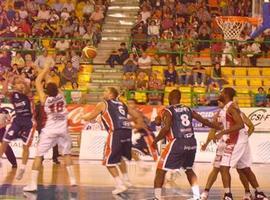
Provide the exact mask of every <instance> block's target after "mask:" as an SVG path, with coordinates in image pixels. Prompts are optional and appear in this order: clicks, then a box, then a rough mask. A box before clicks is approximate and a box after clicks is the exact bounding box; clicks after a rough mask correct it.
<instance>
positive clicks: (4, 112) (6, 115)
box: [0, 107, 17, 168]
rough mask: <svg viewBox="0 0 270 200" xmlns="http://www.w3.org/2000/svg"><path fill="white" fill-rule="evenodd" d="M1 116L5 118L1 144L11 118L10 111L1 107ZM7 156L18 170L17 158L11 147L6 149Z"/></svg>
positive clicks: (1, 127) (0, 138) (0, 137)
mask: <svg viewBox="0 0 270 200" xmlns="http://www.w3.org/2000/svg"><path fill="white" fill-rule="evenodd" d="M0 115H2V117H3V124H1V125H0V142H2V139H3V137H4V134H5V132H6V125H7V124H8V121H9V120H10V116H9V112H8V110H7V109H5V108H3V107H0ZM1 123H2V122H1ZM5 154H6V157H7V159H8V161H9V162H10V164H11V165H12V168H17V161H16V157H15V155H14V153H13V151H12V148H11V147H10V146H9V145H7V149H6V152H5Z"/></svg>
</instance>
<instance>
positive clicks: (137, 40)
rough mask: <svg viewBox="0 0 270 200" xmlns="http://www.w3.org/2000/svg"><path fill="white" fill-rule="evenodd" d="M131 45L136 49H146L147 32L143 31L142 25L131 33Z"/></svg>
mask: <svg viewBox="0 0 270 200" xmlns="http://www.w3.org/2000/svg"><path fill="white" fill-rule="evenodd" d="M133 45H134V46H135V47H136V48H138V49H146V46H147V34H145V33H144V32H143V28H142V27H139V28H138V29H137V32H136V33H135V34H134V35H133Z"/></svg>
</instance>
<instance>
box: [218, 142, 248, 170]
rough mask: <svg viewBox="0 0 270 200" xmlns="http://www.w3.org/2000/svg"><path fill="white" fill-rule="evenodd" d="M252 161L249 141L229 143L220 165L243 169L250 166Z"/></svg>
mask: <svg viewBox="0 0 270 200" xmlns="http://www.w3.org/2000/svg"><path fill="white" fill-rule="evenodd" d="M251 163H252V157H251V151H250V147H249V143H240V144H227V145H226V147H225V149H224V152H223V155H222V159H221V162H220V166H226V167H234V168H237V169H243V168H246V167H250V166H251Z"/></svg>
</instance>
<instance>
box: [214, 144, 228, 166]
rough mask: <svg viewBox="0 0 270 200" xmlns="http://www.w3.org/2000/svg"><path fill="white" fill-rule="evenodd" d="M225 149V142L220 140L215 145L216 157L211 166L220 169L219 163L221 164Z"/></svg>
mask: <svg viewBox="0 0 270 200" xmlns="http://www.w3.org/2000/svg"><path fill="white" fill-rule="evenodd" d="M225 147H226V142H225V141H224V140H220V141H219V142H218V144H217V150H216V156H215V159H214V161H213V166H214V167H215V168H220V162H221V159H222V156H223V153H224V149H225Z"/></svg>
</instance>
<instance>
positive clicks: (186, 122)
mask: <svg viewBox="0 0 270 200" xmlns="http://www.w3.org/2000/svg"><path fill="white" fill-rule="evenodd" d="M181 123H182V125H183V126H189V125H190V120H189V118H188V115H187V114H184V115H181Z"/></svg>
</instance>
